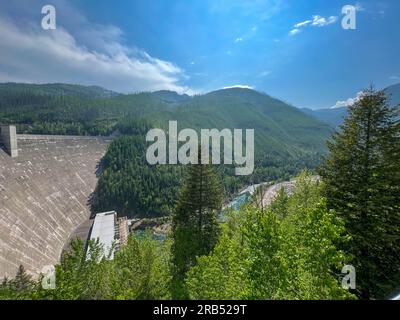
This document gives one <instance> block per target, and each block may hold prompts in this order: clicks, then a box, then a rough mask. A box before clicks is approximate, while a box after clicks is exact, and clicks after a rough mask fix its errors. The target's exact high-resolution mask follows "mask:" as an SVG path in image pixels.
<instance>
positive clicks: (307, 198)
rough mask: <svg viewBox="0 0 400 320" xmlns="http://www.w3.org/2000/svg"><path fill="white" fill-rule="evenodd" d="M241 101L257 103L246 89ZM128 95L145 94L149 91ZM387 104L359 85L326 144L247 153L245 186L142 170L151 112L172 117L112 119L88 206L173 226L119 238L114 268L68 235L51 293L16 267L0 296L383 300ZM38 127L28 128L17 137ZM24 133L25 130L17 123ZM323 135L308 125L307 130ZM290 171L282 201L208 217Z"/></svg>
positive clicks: (394, 225)
mask: <svg viewBox="0 0 400 320" xmlns="http://www.w3.org/2000/svg"><path fill="white" fill-rule="evenodd" d="M229 94H232V93H231V92H229V93H228V96H229ZM235 94H237V93H235ZM240 94H241V95H243V94H249V95H251V97H252V98H254V99H264V98H265V97H264V96H263V95H261V96H260V95H258V94H253V93H251V92H247V91H245V92H244V93H243V92H240ZM140 95H142V94H140ZM141 98H143V99H145V101H148V100H146V99H155V98H154V96H152V95H149V94H143V96H142V97H141ZM225 98H226V97H224V99H225ZM236 98H237V97H236ZM247 98H248V97H247ZM57 99H63V98H57ZM117 99H122V100H123V98H121V97H119V96H117ZM194 99H195V100H196V99H201V97H199V98H194ZM212 99H215V97H213V98H210V100H209V101H211V105H212V104H213V103H215V101H214V102H213V100H212ZM229 99H231V97H228V101H230V100H229ZM268 99H270V98H269V97H268ZM387 99H388V98H387V96H386V95H385V93H384V92H383V91H377V90H375V89H373V88H370V89H367V90H365V91H364V92H363V94H362V96H361V98H360V100H359V101H357V102H356V103H355V104H354V105H353V106H351V107H349V110H348V115H347V117H346V119H345V120H344V122H343V124H342V125H341V126H340V127H339V129H338V130H337V131H336V132H335V133H333V130H332V133H333V135H332V136H331V137H329V136H327V149H328V150H325V151H324V150H323V148H320V144H319V142H316V141H315V138H314V137H313V134H312V133H311V132H307V131H305V132H304V137H305V140H303V142H301V143H300V142H299V141H296V139H297V138H296V139H295V138H291V139H288V140H285V141H286V142H285V143H286V144H285V145H284V146H282V145H281V147H280V148H277V149H274V150H276V151H274V152H273V153H272V154H270V155H268V152H267V151H266V152H265V153H260V154H258V155H257V156H256V168H258V170H256V171H255V173H254V174H253V176H251V177H245V178H238V177H235V176H234V174H233V168H230V167H224V166H212V165H209V164H201V165H200V164H199V165H187V166H156V167H153V166H150V165H148V164H147V163H146V160H145V158H144V154H145V150H146V147H147V144H146V141H145V138H144V135H145V132H147V131H148V130H149V128H151V127H154V126H155V125H157V124H160V123H161V119H167V118H166V117H165V116H164V115H163V112H167V113H168V112H172V111H171V110H169V111H162V112H161V113H159V112H157V113H154V114H153V115H152V117H148V114H144V113H143V114H141V115H140V116H139V115H136V116H133V115H130V116H129V117H127V116H125V117H124V119H122V118H120V119H117V118H118V117H117V116H116V119H114V120H115V124H113V125H112V128H113V131H118V136H117V138H116V139H115V140H114V141H113V142H112V143H111V144H110V146H109V148H108V151H107V154H106V155H105V157H104V159H103V160H102V163H101V168H102V171H101V175H100V178H99V181H98V185H97V188H96V192H95V197H94V199H93V203H92V206H93V210H94V211H96V212H99V211H106V210H117V211H118V213H119V214H120V215H127V216H130V217H133V216H142V217H149V216H150V217H151V216H168V217H169V219H170V221H171V225H172V228H171V231H170V233H169V234H168V237H167V239H166V240H164V241H159V240H156V239H155V238H154V237H153V235H152V233H151V232H150V231H148V232H147V233H145V234H144V235H142V236H138V235H135V234H134V233H132V234H131V235H130V238H129V241H128V243H127V245H125V246H123V247H122V248H121V250H119V251H118V252H116V254H115V257H114V259H113V260H110V259H107V258H106V257H103V254H102V248H101V246H100V245H99V244H98V243H94V242H93V243H91V244H90V245H89V248H90V255H89V256H88V255H87V254H86V251H85V246H84V244H83V243H82V242H81V241H78V240H76V241H73V242H72V244H71V250H70V251H68V252H66V253H65V254H64V255H63V256H62V259H61V262H60V263H59V264H58V265H57V266H56V279H57V286H56V288H55V289H54V290H44V289H42V287H41V282H40V279H39V280H34V279H33V278H31V277H29V276H28V275H27V273H26V272H25V270H24V267H23V266H21V267H20V269H19V270H16V272H17V273H16V277H15V278H13V279H4V280H3V282H2V284H1V285H0V298H2V299H245V300H246V299H261V300H264V299H294V300H297V299H309V300H316V299H381V298H387V297H389V296H390V295H391V294H393V293H394V292H395V291H396V289H398V288H399V285H400V260H399V259H400V237H399V234H400V190H399V189H400V122H399V119H400V115H399V108H398V107H393V106H391V105H390V104H389V103H388V100H387ZM15 103H17V104H18V103H19V102H15ZM24 103H25V102H24ZM32 103H33V104H35V103H36V102H35V101H32ZM180 103H181V102H179V103H178V102H173V103H172V105H170V108H171V109H173V108H175V107H177V105H178V108H181V107H182V106H181V105H180ZM195 103H199V101H198V100H197V101H195ZM276 103H277V102H276ZM161 104H162V103H161ZM153 106H154V105H153ZM29 108H35V107H34V106H32V107H28V109H29ZM186 108H191V106H189V105H187V106H186ZM238 108H240V106H238ZM117 109H118V108H116V110H117ZM138 109H139V108H138ZM155 109H156V108H155ZM155 109H153V110H155ZM1 110H2V112H3V114H7V116H8V117H9V119H12V120H15V119H16V117H20V119H21V121H22V119H23V115H24V113H23V112H21V113H19V114H18V116H17V115H16V114H15V115H10V114H9V113H7V112H9V111H7V110H6V111H4V110H3V109H1ZM88 110H92V111H93V109H90V108H89V109H88ZM100 110H102V109H101V108H97V107H96V112H100ZM121 110H124V108H123V107H121ZM121 110H119V109H118V111H115V112H116V114H118V113H120V112H124V111H121ZM148 111H149V112H153V111H150V110H148ZM285 111H286V112H287V115H293V114H292V113H293V112H294V113H296V112H297V111H293V110H291V109H290V108H288V109H285ZM43 112H47V111H43ZM113 112H114V111H113ZM146 112H147V111H146ZM146 112H145V113H146ZM183 112H185V111H184V110H183ZM27 116H28V117H30V113H29V112H28V113H27ZM103 116H104V115H103ZM13 117H15V118H13ZM66 117H68V110H66ZM193 117H194V118H195V117H196V114H194V115H193ZM88 118H90V117H88ZM41 119H42V118H41ZM154 119H156V120H155V121H154ZM216 119H217V120H215V121H218V118H216ZM301 119H302V118H301ZM301 119H300V120H301ZM60 120H61V119H60ZM114 120H113V121H114ZM107 121H111V118H108V120H107ZM158 121H160V122H158ZM183 121H189V120H183ZM301 121H314V120H309V119H307V118H304V119H303V120H301ZM108 123H111V122H108ZM317 123H318V122H317ZM81 124H82V125H83V124H84V122H81ZM38 125H39V124H37V123H36V124H35V122H34V124H33V125H32V126H29V130H36V129H35V128H38V127H37V126H38ZM24 128H28V127H25V126H20V130H25V129H24ZM109 128H111V127H109ZM324 128H325V127H324V125H322V124H319V125H317V126H316V127H314V130H317V131H318V130H325V129H324ZM45 130H50V131H46V132H52V131H51V129H49V128H46V129H45ZM260 130H261V131H262V130H263V129H262V128H261V129H260ZM292 130H297V129H296V128H292ZM328 132H331V131H330V130H328ZM85 133H86V134H89V133H90V132H88V131H85ZM97 133H98V134H100V133H101V132H100V131H98V132H97ZM314 133H315V132H314ZM74 134H78V132H74ZM281 134H282V133H280V132H279V130H277V131H276V135H274V137H275V139H276V140H275V141H272V140H265V139H266V136H263V135H261V136H260V135H259V136H258V137H257V138H258V140H257V142H256V144H259V145H262V143H263V142H265V143H266V144H267V145H269V146H272V145H273V144H274V143H277V142H278V141H283V140H280V139H281V137H282V136H281ZM304 141H308V142H307V143H305V142H304ZM321 155H323V157H322V158H320V157H321ZM282 157H286V161H282ZM307 169H308V170H307ZM314 170H315V171H316V172H317V173H318V178H317V179H316V178H315V171H314ZM291 177H296V184H295V187H294V189H293V191H292V192H291V193H290V194H288V193H286V192H285V191H284V190H283V189H282V190H281V191H280V192H279V193H278V195H277V197H276V198H275V199H274V200H273V201H272V203H271V204H269V205H267V206H260V205H259V204H258V203H257V201H250V202H249V203H247V204H245V205H243V206H242V207H241V208H240V210H237V211H234V210H228V211H227V212H225V215H226V217H225V219H223V221H220V220H219V219H218V216H219V214H220V213H221V209H222V207H223V204H224V202H226V201H227V200H229V198H230V197H232V196H233V195H234V194H235V193H237V192H238V191H239V190H240V189H241V188H242V187H244V186H246V185H250V184H254V183H258V182H263V181H281V180H287V179H289V178H291ZM88 257H90V258H88ZM346 265H352V266H354V267H355V270H356V271H357V286H356V288H353V289H345V288H343V286H342V280H343V277H344V274H343V273H342V269H343V267H344V266H346Z"/></svg>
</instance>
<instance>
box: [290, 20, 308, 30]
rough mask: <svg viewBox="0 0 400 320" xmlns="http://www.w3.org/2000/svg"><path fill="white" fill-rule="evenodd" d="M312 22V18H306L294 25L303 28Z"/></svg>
mask: <svg viewBox="0 0 400 320" xmlns="http://www.w3.org/2000/svg"><path fill="white" fill-rule="evenodd" d="M311 22H312V20H306V21H303V22H299V23H297V24H295V25H294V27H295V28H301V27H305V26H307V25H309V24H310V23H311Z"/></svg>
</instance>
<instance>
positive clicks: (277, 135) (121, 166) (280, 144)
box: [0, 84, 333, 216]
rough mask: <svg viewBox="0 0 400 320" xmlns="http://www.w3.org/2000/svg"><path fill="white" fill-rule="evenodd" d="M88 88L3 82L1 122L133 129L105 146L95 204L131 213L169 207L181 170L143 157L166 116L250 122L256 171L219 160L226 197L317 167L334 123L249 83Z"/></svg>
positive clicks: (81, 129) (212, 123)
mask: <svg viewBox="0 0 400 320" xmlns="http://www.w3.org/2000/svg"><path fill="white" fill-rule="evenodd" d="M27 88H30V89H27ZM32 88H33V89H32ZM25 89H26V90H25ZM67 89H68V90H67ZM24 90H25V91H24ZM93 90H94V89H93V88H92V87H89V88H87V87H83V86H70V85H48V87H46V85H41V86H34V85H33V86H32V85H23V84H5V85H3V87H2V91H1V90H0V91H1V92H2V94H3V96H2V97H3V100H1V101H3V105H2V107H1V108H0V123H13V124H14V123H15V124H17V127H18V131H19V132H20V133H38V134H69V135H110V134H112V133H114V132H119V133H120V134H122V135H128V136H130V137H129V138H126V137H121V138H118V139H117V140H115V141H114V143H113V144H112V145H111V146H110V148H109V150H108V152H107V155H106V157H105V161H104V163H103V169H104V170H103V173H102V175H101V177H100V180H99V184H98V188H97V194H98V197H97V198H96V201H95V202H94V211H95V212H99V211H107V210H117V211H118V212H119V213H120V214H124V215H128V216H155V215H156V216H160V215H166V214H169V213H170V212H171V210H172V208H173V206H174V204H175V200H176V193H177V188H179V184H180V181H181V177H182V174H181V170H180V167H179V166H156V167H154V166H150V165H148V164H147V162H146V159H145V150H146V145H147V144H146V141H145V135H146V132H147V131H148V129H149V128H151V127H161V128H164V129H166V128H167V127H168V122H169V120H174V121H177V122H178V126H179V129H183V128H193V129H195V130H200V129H213V128H217V129H224V128H228V129H255V170H254V173H253V174H252V175H250V176H244V177H236V176H235V175H234V167H233V166H219V167H218V168H217V172H218V174H219V177H220V178H221V181H222V183H223V186H224V191H225V193H224V195H225V197H226V198H227V197H229V196H230V195H232V194H234V193H235V192H237V191H238V190H239V189H240V188H242V187H243V186H245V185H249V184H253V183H259V182H263V181H271V180H282V179H288V178H290V177H292V176H293V175H295V174H297V173H298V172H300V171H301V170H302V169H304V168H311V169H312V168H315V167H316V166H317V165H318V163H319V160H320V156H321V155H322V154H323V153H324V152H325V151H326V149H325V140H326V139H327V138H328V137H329V136H330V134H331V133H332V131H333V129H332V128H330V127H329V126H328V125H326V124H324V123H322V122H320V121H319V120H317V119H315V118H313V117H311V116H308V115H306V114H304V113H303V112H301V111H300V110H299V109H297V108H295V107H293V106H289V105H287V104H285V103H284V102H282V101H280V100H277V99H274V98H272V97H270V96H268V95H267V94H264V93H260V92H257V91H254V90H249V89H241V88H232V89H224V90H218V91H214V92H211V93H208V94H205V95H198V96H194V97H189V96H187V95H179V94H177V93H175V92H170V91H157V92H153V93H146V92H144V93H136V94H129V95H122V94H120V95H115V94H110V95H111V96H110V97H104V96H102V95H103V93H104V92H107V91H103V89H96V90H95V91H96V92H98V94H94V91H93ZM18 92H20V93H18ZM24 92H25V93H26V94H25V93H24ZM82 92H85V94H83V93H82ZM14 95H15V97H16V98H17V100H14V98H13V97H14ZM99 95H100V96H99Z"/></svg>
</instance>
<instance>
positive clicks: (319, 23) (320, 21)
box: [311, 15, 338, 27]
mask: <svg viewBox="0 0 400 320" xmlns="http://www.w3.org/2000/svg"><path fill="white" fill-rule="evenodd" d="M337 20H338V18H337V17H335V16H330V17H329V18H328V19H327V18H324V17H321V16H318V15H316V16H313V21H312V23H311V25H313V26H316V27H325V26H327V25H330V24H332V23H335V22H336V21H337Z"/></svg>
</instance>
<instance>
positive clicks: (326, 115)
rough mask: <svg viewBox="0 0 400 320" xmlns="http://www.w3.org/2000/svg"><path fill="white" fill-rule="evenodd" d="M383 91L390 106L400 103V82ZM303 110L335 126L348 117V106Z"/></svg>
mask: <svg viewBox="0 0 400 320" xmlns="http://www.w3.org/2000/svg"><path fill="white" fill-rule="evenodd" d="M383 91H384V92H385V94H386V96H387V97H388V101H389V104H390V106H392V107H395V106H398V105H400V83H399V84H395V85H393V86H390V87H387V88H386V89H384V90H383ZM301 110H302V111H303V112H304V113H306V114H308V115H310V116H313V117H315V118H316V119H318V120H320V121H323V122H325V123H327V124H329V125H330V126H331V127H333V128H338V127H339V126H340V125H341V124H342V123H343V120H344V118H345V117H347V114H348V112H347V107H342V108H331V109H317V110H311V109H308V108H303V109H301Z"/></svg>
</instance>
